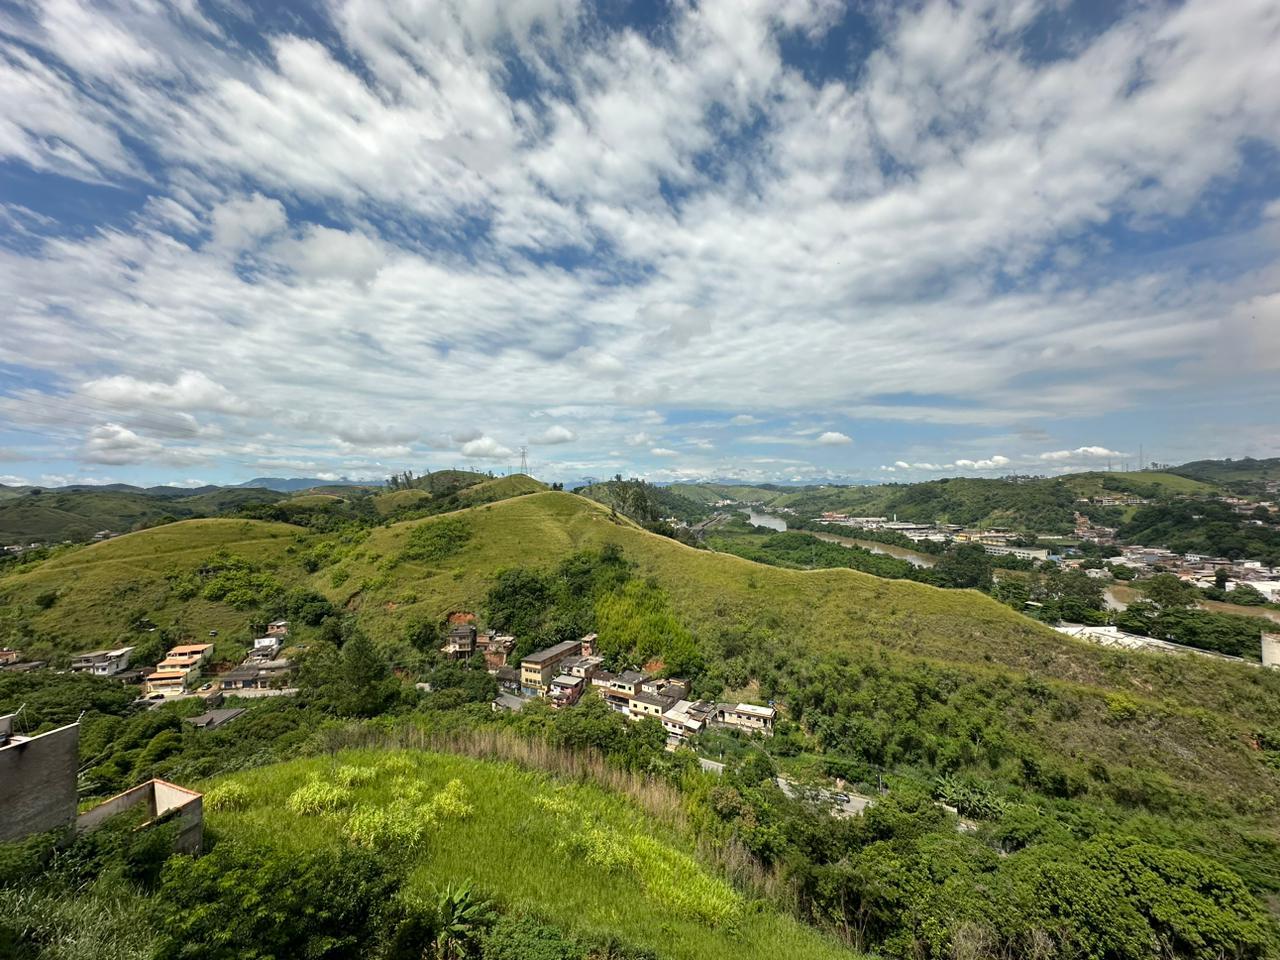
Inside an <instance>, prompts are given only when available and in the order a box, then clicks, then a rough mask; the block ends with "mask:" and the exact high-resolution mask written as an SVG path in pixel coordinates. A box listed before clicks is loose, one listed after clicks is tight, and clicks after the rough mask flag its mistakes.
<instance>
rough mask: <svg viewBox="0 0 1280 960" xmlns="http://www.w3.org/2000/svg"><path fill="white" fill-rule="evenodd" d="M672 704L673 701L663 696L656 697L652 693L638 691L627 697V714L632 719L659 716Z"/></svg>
mask: <svg viewBox="0 0 1280 960" xmlns="http://www.w3.org/2000/svg"><path fill="white" fill-rule="evenodd" d="M674 704H675V701H673V700H668V699H666V698H665V697H656V696H654V695H653V694H652V693H645V692H644V691H639V692H637V693H633V694H631V695H630V696H628V697H627V714H628V715H629V716H630V717H631V719H632V720H640V719H643V718H644V717H661V716H662V714H663V713H665V712H666V711H667V710H670V709H671V707H672V706H673V705H674Z"/></svg>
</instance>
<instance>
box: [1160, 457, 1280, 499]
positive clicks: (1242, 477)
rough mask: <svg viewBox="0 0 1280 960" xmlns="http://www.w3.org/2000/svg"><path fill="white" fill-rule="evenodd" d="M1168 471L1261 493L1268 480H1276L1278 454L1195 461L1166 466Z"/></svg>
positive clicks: (1279, 476)
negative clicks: (1263, 457) (1267, 456)
mask: <svg viewBox="0 0 1280 960" xmlns="http://www.w3.org/2000/svg"><path fill="white" fill-rule="evenodd" d="M1169 472H1170V473H1175V474H1178V475H1179V476H1183V477H1190V478H1192V479H1194V480H1200V481H1203V482H1205V483H1211V484H1216V485H1218V486H1221V487H1225V488H1227V489H1230V490H1232V491H1234V492H1240V493H1263V492H1264V491H1265V488H1266V484H1267V483H1268V482H1272V483H1274V482H1275V481H1277V480H1280V457H1271V458H1269V459H1266V460H1255V459H1253V458H1252V457H1244V458H1243V459H1240V460H1195V461H1192V462H1191V463H1184V464H1182V466H1180V467H1170V468H1169Z"/></svg>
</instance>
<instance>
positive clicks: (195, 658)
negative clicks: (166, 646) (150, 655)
mask: <svg viewBox="0 0 1280 960" xmlns="http://www.w3.org/2000/svg"><path fill="white" fill-rule="evenodd" d="M212 654H213V644H212V643H184V644H180V645H178V646H176V647H173V648H172V649H170V651H169V652H168V653H166V654H165V655H164V659H163V660H161V661H160V662H159V663H158V664H156V669H157V670H159V669H162V668H163V669H166V670H173V669H179V668H184V667H185V668H188V669H195V668H197V667H200V666H203V665H204V664H205V662H206V661H208V659H209V657H210V656H211V655H212Z"/></svg>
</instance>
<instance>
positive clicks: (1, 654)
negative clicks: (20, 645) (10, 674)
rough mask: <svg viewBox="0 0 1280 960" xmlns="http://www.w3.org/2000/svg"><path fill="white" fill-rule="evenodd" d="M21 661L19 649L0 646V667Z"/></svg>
mask: <svg viewBox="0 0 1280 960" xmlns="http://www.w3.org/2000/svg"><path fill="white" fill-rule="evenodd" d="M21 662H22V653H21V652H20V651H18V650H14V649H13V648H12V647H0V667H4V666H8V665H9V664H11V663H21Z"/></svg>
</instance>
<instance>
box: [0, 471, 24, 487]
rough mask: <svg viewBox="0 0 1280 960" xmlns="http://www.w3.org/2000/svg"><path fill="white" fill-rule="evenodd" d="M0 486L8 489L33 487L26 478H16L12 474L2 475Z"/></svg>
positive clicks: (0, 474)
mask: <svg viewBox="0 0 1280 960" xmlns="http://www.w3.org/2000/svg"><path fill="white" fill-rule="evenodd" d="M0 484H3V485H4V486H6V487H27V486H30V485H31V484H30V482H29V481H28V480H27V478H26V477H19V476H15V475H14V474H12V473H0Z"/></svg>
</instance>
